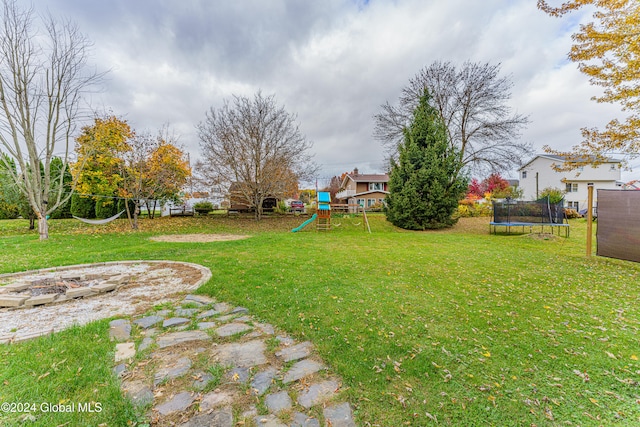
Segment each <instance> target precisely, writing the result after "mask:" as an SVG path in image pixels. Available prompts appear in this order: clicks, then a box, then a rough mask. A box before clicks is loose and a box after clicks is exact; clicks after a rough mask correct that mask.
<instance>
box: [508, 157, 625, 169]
mask: <svg viewBox="0 0 640 427" xmlns="http://www.w3.org/2000/svg"><path fill="white" fill-rule="evenodd" d="M540 157H542V158H543V159H549V160H553V161H557V162H561V163H564V162H566V161H567V159H569V158H570V157H569V156H556V155H554V154H536V156H535V157H534V158H532V159H531V160H529V161H528V162H527V163H525V164H524V165H522V166H520V168H519V169H518V170H519V171H520V170H522V169H524V168H525V167H527V166H529V165H530V164H531V163H533V162H534V161H535V160H536V159H538V158H540ZM595 160H596V156H589V157H578V158H571V161H573V162H587V163H591V162H595ZM621 162H622V160H618V159H614V158H611V157H605V158H603V160H602V161H600V163H621Z"/></svg>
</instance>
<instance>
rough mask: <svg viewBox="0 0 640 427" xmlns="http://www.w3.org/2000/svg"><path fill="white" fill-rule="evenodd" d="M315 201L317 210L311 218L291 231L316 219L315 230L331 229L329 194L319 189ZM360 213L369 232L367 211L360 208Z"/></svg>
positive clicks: (303, 226) (297, 229) (295, 231)
mask: <svg viewBox="0 0 640 427" xmlns="http://www.w3.org/2000/svg"><path fill="white" fill-rule="evenodd" d="M316 202H317V205H316V206H317V212H316V213H314V214H313V215H312V216H311V218H309V219H308V220H306V221H305V222H303V223H302V224H300V225H299V226H298V227H296V228H294V229H293V230H291V232H293V233H297V232H298V231H300V230H302V229H303V228H305V227H306V226H307V225H309V224H311V223H312V222H314V221H316V230H317V231H331V212H332V210H331V194H330V193H329V192H327V191H319V192H318V197H317V199H316ZM362 214H363V218H364V223H365V225H366V227H367V229H368V230H369V233H371V228H370V227H369V221H368V219H367V212H366V211H365V210H364V208H362ZM340 225H341V224H335V226H340Z"/></svg>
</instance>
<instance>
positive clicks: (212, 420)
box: [180, 407, 233, 427]
mask: <svg viewBox="0 0 640 427" xmlns="http://www.w3.org/2000/svg"><path fill="white" fill-rule="evenodd" d="M180 427H233V412H232V410H231V408H230V407H226V408H222V409H220V410H217V411H213V412H211V413H207V414H202V415H196V416H195V417H193V418H191V419H190V420H189V421H187V422H186V423H184V424H181V425H180Z"/></svg>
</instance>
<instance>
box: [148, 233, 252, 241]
mask: <svg viewBox="0 0 640 427" xmlns="http://www.w3.org/2000/svg"><path fill="white" fill-rule="evenodd" d="M249 237H251V236H245V235H242V234H165V235H163V236H155V237H151V238H150V239H151V240H153V241H155V242H175V243H191V242H194V243H208V242H227V241H230V240H242V239H248V238H249Z"/></svg>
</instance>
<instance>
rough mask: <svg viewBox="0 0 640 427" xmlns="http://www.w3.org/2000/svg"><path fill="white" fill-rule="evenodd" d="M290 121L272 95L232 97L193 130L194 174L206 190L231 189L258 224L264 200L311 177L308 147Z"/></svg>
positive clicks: (313, 170)
mask: <svg viewBox="0 0 640 427" xmlns="http://www.w3.org/2000/svg"><path fill="white" fill-rule="evenodd" d="M295 119H296V118H295V116H292V115H290V114H289V113H287V112H286V111H285V109H284V107H281V106H278V105H277V104H276V101H275V96H274V95H270V96H267V97H264V96H262V94H261V93H260V92H258V93H257V94H255V95H254V97H253V99H249V98H247V97H243V96H234V97H233V100H232V102H231V103H230V102H228V101H225V103H224V105H223V106H222V108H219V109H217V110H216V109H214V108H211V109H210V111H209V112H208V113H207V117H206V120H205V121H204V122H201V123H200V124H199V125H198V126H197V128H198V133H199V137H200V148H201V150H202V157H203V161H202V163H201V164H200V165H199V167H198V169H199V170H200V171H201V172H202V173H203V174H205V175H206V179H207V180H208V181H209V183H210V185H213V186H226V187H230V186H231V184H233V187H234V193H235V195H236V196H240V197H242V199H243V201H246V203H247V205H248V206H249V207H251V208H253V209H255V215H256V219H257V220H259V219H260V218H261V216H262V206H263V202H264V200H265V199H266V198H269V197H276V198H281V197H283V196H284V195H285V193H286V192H287V190H288V189H289V188H290V187H291V182H292V180H295V181H296V182H297V181H300V180H303V179H307V178H309V177H310V176H311V175H312V174H313V173H314V172H315V166H314V165H313V163H312V162H311V156H310V155H309V154H308V150H309V149H310V148H311V143H310V142H308V141H307V140H306V138H305V137H304V136H303V135H302V134H301V133H300V130H299V128H298V125H297V124H296V122H295Z"/></svg>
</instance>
